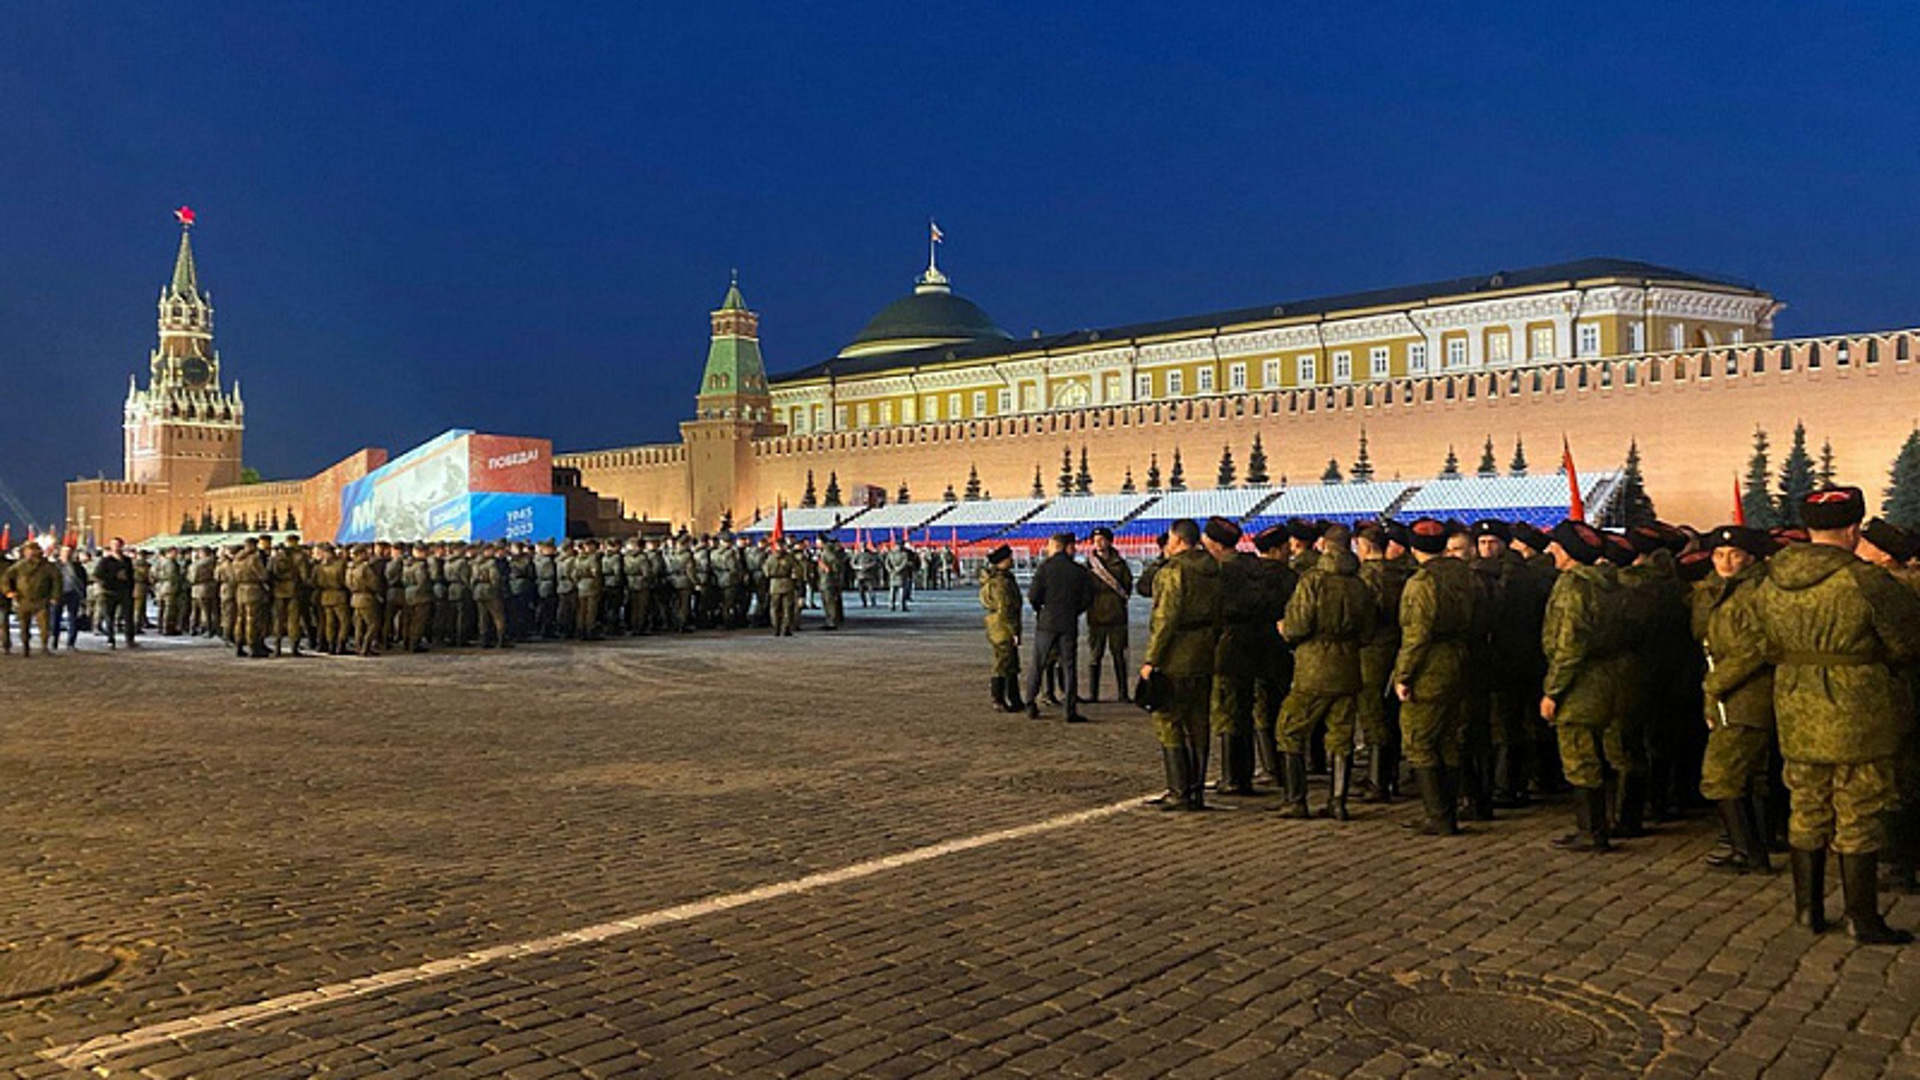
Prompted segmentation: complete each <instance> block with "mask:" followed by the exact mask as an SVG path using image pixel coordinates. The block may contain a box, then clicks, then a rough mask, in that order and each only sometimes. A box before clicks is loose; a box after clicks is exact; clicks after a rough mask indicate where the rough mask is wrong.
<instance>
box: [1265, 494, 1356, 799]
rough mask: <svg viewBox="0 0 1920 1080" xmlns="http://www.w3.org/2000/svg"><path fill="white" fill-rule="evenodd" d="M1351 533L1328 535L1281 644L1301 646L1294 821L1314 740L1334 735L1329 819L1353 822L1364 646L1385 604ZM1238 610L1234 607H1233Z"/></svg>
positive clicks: (1289, 731)
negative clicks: (1320, 732)
mask: <svg viewBox="0 0 1920 1080" xmlns="http://www.w3.org/2000/svg"><path fill="white" fill-rule="evenodd" d="M1350 542H1351V541H1350V534H1349V533H1348V531H1347V528H1346V526H1344V525H1331V526H1328V528H1327V529H1326V531H1325V532H1323V533H1321V535H1320V540H1319V546H1320V549H1321V550H1320V562H1319V565H1318V566H1316V567H1314V568H1313V569H1312V570H1310V571H1308V572H1307V573H1306V574H1305V575H1304V576H1302V577H1301V578H1300V583H1299V585H1298V586H1297V587H1295V589H1294V591H1293V596H1292V598H1291V599H1289V600H1288V601H1287V606H1286V614H1285V618H1284V619H1283V621H1282V622H1281V625H1280V633H1281V636H1282V637H1284V638H1286V640H1287V642H1288V644H1290V645H1292V646H1293V656H1294V669H1293V689H1292V692H1290V693H1289V694H1287V697H1286V701H1285V703H1284V704H1282V705H1281V708H1280V752H1281V755H1282V758H1281V760H1282V761H1283V762H1284V764H1285V776H1286V788H1287V803H1288V805H1287V807H1286V808H1285V809H1284V810H1283V811H1282V812H1281V813H1282V815H1283V816H1286V817H1298V818H1304V817H1307V816H1309V811H1308V810H1307V756H1306V752H1307V743H1306V741H1307V739H1308V738H1310V737H1311V735H1312V733H1313V731H1314V729H1315V728H1318V727H1321V726H1324V727H1325V729H1326V745H1327V765H1328V767H1329V771H1330V772H1331V774H1332V775H1331V780H1332V783H1331V784H1330V786H1329V787H1328V790H1327V805H1326V808H1325V809H1324V810H1323V811H1321V816H1323V817H1330V818H1333V819H1334V820H1336V821H1345V820H1347V817H1348V814H1347V796H1348V794H1349V789H1350V788H1351V786H1352V777H1353V726H1354V721H1355V718H1356V717H1357V715H1358V711H1359V702H1358V698H1359V695H1360V690H1361V686H1362V682H1361V678H1360V647H1361V642H1362V641H1363V640H1364V639H1365V638H1366V636H1367V635H1368V633H1369V632H1371V631H1372V629H1373V618H1374V611H1375V605H1376V603H1377V601H1376V600H1375V598H1374V595H1373V593H1372V591H1371V590H1369V589H1368V588H1367V586H1366V585H1365V584H1364V583H1363V582H1361V580H1360V561H1359V560H1358V559H1356V558H1355V557H1354V555H1353V552H1352V551H1351V550H1350V548H1349V544H1350ZM1229 603H1231V600H1229Z"/></svg>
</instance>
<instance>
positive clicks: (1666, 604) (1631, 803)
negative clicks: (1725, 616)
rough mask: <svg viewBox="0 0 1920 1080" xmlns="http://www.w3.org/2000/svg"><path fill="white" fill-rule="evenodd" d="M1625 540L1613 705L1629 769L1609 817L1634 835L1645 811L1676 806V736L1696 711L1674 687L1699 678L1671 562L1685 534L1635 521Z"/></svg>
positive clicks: (1682, 592) (1661, 813)
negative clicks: (1624, 649) (1625, 638)
mask: <svg viewBox="0 0 1920 1080" xmlns="http://www.w3.org/2000/svg"><path fill="white" fill-rule="evenodd" d="M1626 540H1627V545H1628V546H1629V547H1630V548H1631V549H1632V552H1633V558H1632V561H1631V562H1630V563H1629V565H1627V566H1624V567H1622V568H1621V569H1620V571H1619V577H1620V585H1621V588H1622V589H1624V590H1626V593H1627V597H1628V603H1627V610H1628V612H1629V618H1630V619H1631V620H1632V621H1633V622H1634V624H1635V625H1634V628H1633V637H1632V641H1633V647H1632V648H1631V649H1629V650H1628V653H1627V655H1628V656H1630V657H1631V658H1632V665H1633V671H1632V674H1631V676H1630V677H1629V678H1628V679H1627V680H1625V681H1624V682H1623V683H1622V686H1621V692H1622V701H1621V706H1620V710H1619V711H1620V715H1621V718H1622V723H1624V724H1625V725H1626V726H1625V730H1624V731H1623V734H1622V737H1623V738H1624V739H1625V740H1626V742H1627V746H1628V749H1629V751H1630V755H1631V756H1630V761H1631V764H1632V769H1631V771H1629V772H1628V773H1626V774H1625V775H1623V776H1622V777H1621V780H1620V784H1619V787H1618V789H1617V791H1618V796H1619V797H1618V809H1617V810H1616V812H1615V815H1614V820H1615V822H1616V823H1617V826H1618V827H1617V830H1616V835H1618V836H1623V837H1634V836H1643V835H1645V834H1646V829H1645V828H1643V827H1642V825H1641V822H1642V821H1643V820H1644V818H1645V815H1646V811H1648V810H1651V811H1652V813H1653V819H1654V820H1655V821H1662V820H1666V819H1667V818H1670V817H1672V816H1673V815H1674V813H1675V812H1676V811H1677V807H1676V799H1677V796H1676V793H1675V790H1674V788H1675V783H1674V779H1675V777H1676V776H1677V775H1678V774H1679V772H1680V765H1679V761H1680V759H1682V758H1686V757H1688V755H1686V754H1685V753H1684V748H1685V746H1686V740H1685V738H1684V736H1685V735H1686V734H1690V733H1691V732H1692V731H1694V730H1696V729H1695V727H1694V724H1693V717H1694V716H1695V715H1697V712H1698V710H1697V709H1696V708H1681V707H1680V706H1679V705H1677V704H1676V702H1677V701H1678V700H1680V698H1679V695H1678V694H1677V693H1676V691H1677V690H1678V691H1684V690H1685V688H1687V687H1690V686H1698V685H1700V675H1699V673H1698V672H1697V671H1696V670H1695V666H1694V664H1693V663H1692V662H1691V661H1690V660H1689V657H1690V655H1691V654H1693V653H1695V652H1697V649H1696V648H1695V646H1694V644H1693V636H1692V633H1691V632H1690V629H1689V627H1688V615H1687V586H1686V584H1685V583H1684V582H1682V581H1681V580H1680V575H1679V573H1678V572H1677V568H1676V565H1675V561H1674V553H1675V552H1676V551H1678V550H1679V549H1680V548H1682V547H1684V546H1685V544H1686V537H1685V534H1683V533H1680V532H1679V531H1678V530H1677V529H1672V528H1671V527H1670V526H1666V525H1641V526H1635V527H1634V528H1632V529H1630V530H1629V531H1628V534H1627V537H1626ZM1682 723H1684V724H1685V725H1686V728H1687V731H1686V732H1684V733H1683V732H1682V731H1681V730H1680V726H1681V724H1682Z"/></svg>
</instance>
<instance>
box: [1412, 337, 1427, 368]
mask: <svg viewBox="0 0 1920 1080" xmlns="http://www.w3.org/2000/svg"><path fill="white" fill-rule="evenodd" d="M1426 373H1427V343H1426V342H1424V341H1414V342H1409V343H1408V344H1407V374H1409V375H1425V374H1426Z"/></svg>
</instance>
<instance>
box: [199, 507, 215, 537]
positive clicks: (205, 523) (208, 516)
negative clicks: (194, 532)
mask: <svg viewBox="0 0 1920 1080" xmlns="http://www.w3.org/2000/svg"><path fill="white" fill-rule="evenodd" d="M218 528H219V526H218V525H216V524H215V523H214V520H213V507H211V506H203V507H201V508H200V531H201V532H203V533H210V532H213V531H215V530H217V529H218Z"/></svg>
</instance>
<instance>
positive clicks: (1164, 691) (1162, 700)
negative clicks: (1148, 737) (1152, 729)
mask: <svg viewBox="0 0 1920 1080" xmlns="http://www.w3.org/2000/svg"><path fill="white" fill-rule="evenodd" d="M1172 691H1173V687H1172V683H1171V681H1170V680H1169V679H1168V678H1167V677H1166V675H1165V674H1163V673H1162V672H1161V671H1160V669H1159V668H1155V669H1153V670H1152V671H1149V672H1147V677H1146V678H1144V679H1141V680H1139V681H1137V682H1135V683H1134V684H1133V703H1134V704H1135V705H1138V706H1140V707H1141V708H1143V709H1145V710H1147V711H1148V712H1152V711H1153V710H1155V709H1158V708H1160V707H1161V706H1163V705H1166V704H1167V703H1168V702H1169V701H1170V700H1171V699H1172V696H1173V694H1172Z"/></svg>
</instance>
